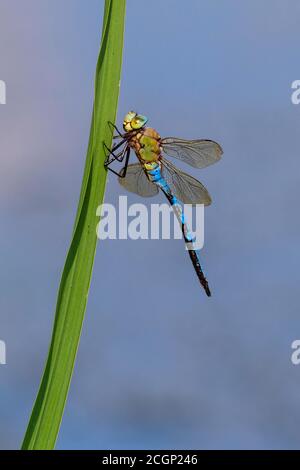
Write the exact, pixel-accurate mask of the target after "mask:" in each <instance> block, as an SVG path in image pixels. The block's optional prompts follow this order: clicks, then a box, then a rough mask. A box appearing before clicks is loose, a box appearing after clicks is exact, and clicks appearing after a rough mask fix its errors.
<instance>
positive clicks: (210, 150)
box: [106, 111, 222, 296]
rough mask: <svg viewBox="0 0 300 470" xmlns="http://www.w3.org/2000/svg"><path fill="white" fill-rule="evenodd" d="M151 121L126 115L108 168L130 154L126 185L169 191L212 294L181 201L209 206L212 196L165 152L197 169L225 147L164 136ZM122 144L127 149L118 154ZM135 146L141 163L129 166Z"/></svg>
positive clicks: (148, 192)
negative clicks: (123, 132) (113, 162)
mask: <svg viewBox="0 0 300 470" xmlns="http://www.w3.org/2000/svg"><path fill="white" fill-rule="evenodd" d="M147 121H148V119H147V118H146V117H145V116H142V115H140V114H137V113H135V112H133V111H130V112H129V113H127V114H126V116H125V118H124V122H123V128H124V131H125V134H121V133H120V132H119V131H118V133H119V136H116V137H119V138H120V139H122V140H121V142H120V143H118V144H116V145H115V146H114V147H113V148H112V150H111V151H110V153H109V155H108V160H107V163H106V167H107V168H108V169H110V168H109V165H110V164H111V162H112V161H114V160H118V161H122V160H123V158H124V157H125V156H126V162H125V167H124V168H123V169H122V170H121V172H120V173H119V174H118V175H119V182H120V184H121V185H122V186H123V187H124V188H126V189H127V190H128V191H131V192H134V193H136V194H139V195H140V196H143V197H150V196H154V195H155V194H157V193H158V191H159V189H160V190H161V191H162V192H163V193H164V194H165V196H166V198H167V199H168V201H169V203H170V205H171V206H172V208H173V210H174V213H175V215H176V217H177V219H178V222H179V224H180V226H181V230H182V234H183V237H184V240H185V243H186V245H187V247H188V253H189V256H190V258H191V261H192V263H193V266H194V269H195V271H196V274H197V276H198V279H199V281H200V283H201V285H202V287H203V288H204V290H205V292H206V294H207V295H208V296H210V295H211V292H210V289H209V286H208V282H207V280H206V278H205V276H204V274H203V271H202V268H201V265H200V259H199V254H198V253H197V252H196V250H195V249H194V245H193V238H192V236H191V234H190V231H189V229H188V227H187V224H186V221H185V217H184V213H183V210H182V205H181V203H182V204H204V205H209V204H210V203H211V198H210V195H209V193H208V191H207V190H206V188H205V187H204V186H203V185H202V183H200V181H198V180H196V179H195V178H193V177H192V176H190V175H188V174H187V173H184V172H183V171H181V170H179V169H178V168H177V167H175V166H174V165H173V164H172V163H171V162H170V161H169V160H167V159H166V158H165V157H164V155H163V154H164V153H165V154H167V155H170V156H171V157H174V158H178V159H179V160H182V161H184V162H185V163H188V164H189V165H191V166H194V167H196V168H204V167H206V166H208V165H211V164H212V163H215V162H216V161H218V160H219V159H220V158H221V155H222V148H221V147H220V145H219V144H217V142H214V141H213V140H207V139H199V140H185V139H178V138H175V137H168V138H164V139H162V138H161V137H160V135H159V134H158V132H157V131H156V130H155V129H152V128H151V127H145V125H146V123H147ZM122 145H124V147H123V150H121V151H120V152H119V153H118V154H115V151H116V150H117V149H119V148H120V147H121V146H122ZM131 149H132V150H134V152H135V154H136V156H137V158H138V160H139V163H137V164H132V165H128V160H129V154H130V150H131ZM111 156H112V157H111ZM109 157H111V158H109ZM112 171H114V170H112Z"/></svg>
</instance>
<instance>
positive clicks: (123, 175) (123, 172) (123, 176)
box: [119, 146, 130, 178]
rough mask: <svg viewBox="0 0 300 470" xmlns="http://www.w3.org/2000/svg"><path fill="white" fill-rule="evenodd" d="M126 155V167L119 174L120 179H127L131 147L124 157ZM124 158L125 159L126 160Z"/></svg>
mask: <svg viewBox="0 0 300 470" xmlns="http://www.w3.org/2000/svg"><path fill="white" fill-rule="evenodd" d="M125 155H126V158H125V165H124V166H123V168H122V170H121V171H120V173H119V177H120V178H125V176H126V173H127V168H128V162H129V157H130V147H129V146H128V147H127V149H126V154H125V153H124V156H125ZM124 156H123V158H124Z"/></svg>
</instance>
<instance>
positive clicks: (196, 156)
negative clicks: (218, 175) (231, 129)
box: [161, 137, 223, 168]
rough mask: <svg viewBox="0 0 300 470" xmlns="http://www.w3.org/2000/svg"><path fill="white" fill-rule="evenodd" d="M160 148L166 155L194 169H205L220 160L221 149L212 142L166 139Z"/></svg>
mask: <svg viewBox="0 0 300 470" xmlns="http://www.w3.org/2000/svg"><path fill="white" fill-rule="evenodd" d="M161 146H162V149H163V151H164V153H166V154H167V155H169V156H170V157H174V158H178V159H179V160H182V161H183V162H185V163H188V164H189V165H191V166H194V167H195V168H205V167H206V166H209V165H212V164H213V163H216V162H217V161H218V160H220V158H221V155H222V153H223V150H222V147H221V146H220V145H219V144H218V143H217V142H214V141H213V140H204V139H201V140H184V139H177V138H176V137H166V138H165V139H162V140H161Z"/></svg>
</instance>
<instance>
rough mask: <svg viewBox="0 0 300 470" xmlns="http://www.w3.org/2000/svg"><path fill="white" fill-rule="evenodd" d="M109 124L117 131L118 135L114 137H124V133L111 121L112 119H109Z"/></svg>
mask: <svg viewBox="0 0 300 470" xmlns="http://www.w3.org/2000/svg"><path fill="white" fill-rule="evenodd" d="M108 125H109V126H111V127H113V128H114V130H115V131H117V133H118V135H116V136H113V138H114V139H116V138H118V137H122V138H123V134H122V133H121V132H120V131H119V129H118V128H117V126H116V125H115V124H114V123H113V122H111V121H108Z"/></svg>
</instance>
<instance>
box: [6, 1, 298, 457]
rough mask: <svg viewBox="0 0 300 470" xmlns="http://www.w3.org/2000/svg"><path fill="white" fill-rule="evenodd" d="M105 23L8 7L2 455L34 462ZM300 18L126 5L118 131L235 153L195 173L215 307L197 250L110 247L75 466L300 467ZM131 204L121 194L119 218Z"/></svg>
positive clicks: (70, 414) (225, 5) (102, 266)
mask: <svg viewBox="0 0 300 470" xmlns="http://www.w3.org/2000/svg"><path fill="white" fill-rule="evenodd" d="M102 11H103V1H101V0H89V2H86V1H84V0H63V1H59V0H52V1H51V2H50V1H47V0H27V1H26V2H22V1H20V0H19V1H17V0H2V1H1V5H0V79H1V80H4V81H5V82H6V86H7V104H6V105H1V106H0V120H1V121H0V122H1V125H0V155H1V172H0V211H1V232H0V256H1V258H0V259H1V265H0V276H1V278H0V339H1V340H4V341H5V342H6V347H7V365H1V366H0V383H1V386H0V447H1V448H2V449H13V448H19V446H20V443H21V441H22V437H23V435H24V432H25V429H26V425H27V421H28V418H29V415H30V411H31V408H32V405H33V402H34V399H35V396H36V393H37V389H38V385H39V381H40V378H41V374H42V370H43V365H44V361H45V358H46V354H47V350H48V345H49V340H50V336H51V330H52V322H53V315H54V308H55V302H56V293H57V287H58V284H59V280H60V274H61V270H62V267H63V263H64V258H65V254H66V251H67V248H68V244H69V241H70V236H71V230H72V224H73V219H74V215H75V210H76V206H77V201H78V196H79V190H80V184H81V177H82V173H83V166H84V161H85V154H86V148H87V140H88V134H89V126H90V119H91V109H92V100H93V77H94V71H95V64H96V60H97V54H98V49H99V43H100V34H101V25H102ZM299 15H300V4H299V2H298V1H297V0H287V1H286V2H282V1H279V0H265V1H264V2H261V1H258V0H251V1H250V0H248V1H245V2H240V1H239V0H226V1H225V0H201V1H198V0H190V1H189V2H188V4H187V3H185V2H181V1H179V0H164V1H163V2H162V1H160V0H152V1H151V2H146V1H144V2H141V1H138V0H129V1H128V6H127V19H126V34H125V49H124V60H123V74H122V81H121V91H120V101H119V115H118V124H119V125H121V123H122V119H123V116H124V114H125V113H126V112H127V111H128V110H130V109H136V110H138V111H139V112H140V113H142V114H146V115H147V116H148V117H149V125H151V126H153V127H155V128H157V129H158V131H159V132H160V134H161V135H162V136H166V135H175V136H179V137H186V138H209V139H214V140H217V141H218V142H220V143H221V144H222V146H223V148H224V158H223V160H222V161H221V162H219V163H218V164H217V165H215V166H212V167H210V168H207V169H206V170H205V171H197V170H194V169H192V170H190V171H191V172H192V174H193V175H194V176H195V177H197V178H200V179H201V181H202V182H203V183H204V184H205V185H206V186H207V187H208V189H209V191H210V193H211V195H212V198H213V205H212V206H211V207H209V208H208V209H207V210H206V211H205V245H204V249H203V254H202V259H203V265H204V269H205V271H206V274H207V277H208V279H209V282H210V285H211V288H212V290H213V297H212V298H211V299H208V298H206V296H205V294H204V293H203V291H202V290H201V288H200V287H199V284H198V281H197V278H196V276H195V274H194V272H193V269H192V266H191V264H190V260H189V257H188V256H187V254H186V252H185V250H184V245H183V242H182V240H177V241H166V240H158V241H147V240H144V241H130V240H128V241H104V242H100V243H99V245H98V250H97V256H96V260H95V267H94V275H93V280H92V285H91V291H90V297H89V302H88V308H87V313H86V319H85V323H84V327H83V333H82V339H81V344H80V348H79V352H78V358H77V363H76V367H75V371H74V376H73V381H72V384H71V389H70V395H69V399H68V402H67V406H66V410H65V415H64V419H63V423H62V427H61V431H60V436H59V440H58V448H59V449H91V448H95V449H117V448H118V449H129V448H130V449H151V448H156V449H166V448H169V449H180V448H182V449H191V448H195V449H216V448H219V449H252V448H256V449H276V448H286V449H288V448H299V423H300V406H299V386H300V366H295V365H293V364H292V362H291V354H292V349H291V343H292V341H293V340H295V339H299V338H300V311H299V299H298V297H299V282H300V273H299V263H300V256H299V229H300V223H299V207H298V203H299V196H300V184H299V183H300V176H299V174H300V162H299V140H300V134H299V122H300V105H299V106H296V105H294V104H292V102H291V94H292V89H291V84H292V82H293V81H294V80H296V79H299V78H300V77H299V61H298V60H297V57H298V55H297V54H298V50H297V44H298V42H299ZM184 169H185V171H186V170H187V168H184ZM99 171H100V169H99ZM120 194H125V193H124V191H123V190H122V189H121V188H120V187H119V186H118V183H117V181H116V179H115V178H114V175H109V178H108V185H107V192H106V202H111V203H116V202H117V201H118V196H119V195H120ZM129 202H142V199H140V198H138V196H134V195H130V196H129ZM153 202H163V198H162V196H158V197H156V199H155V200H154V199H153ZM147 203H149V201H147ZM153 294H155V295H153Z"/></svg>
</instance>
